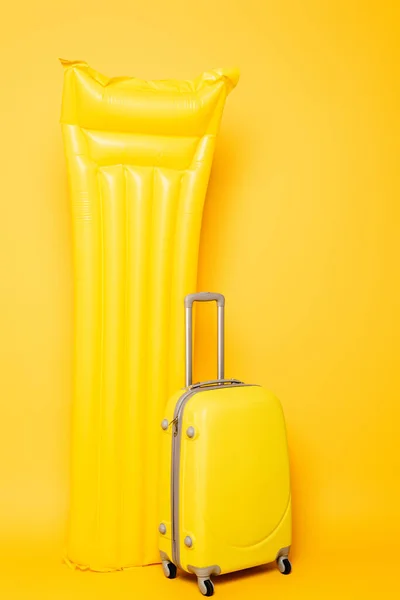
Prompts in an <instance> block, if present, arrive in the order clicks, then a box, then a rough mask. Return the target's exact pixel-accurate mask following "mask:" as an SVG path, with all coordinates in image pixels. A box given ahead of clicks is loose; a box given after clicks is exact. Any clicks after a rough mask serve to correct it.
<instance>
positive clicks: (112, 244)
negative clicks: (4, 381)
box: [61, 61, 238, 571]
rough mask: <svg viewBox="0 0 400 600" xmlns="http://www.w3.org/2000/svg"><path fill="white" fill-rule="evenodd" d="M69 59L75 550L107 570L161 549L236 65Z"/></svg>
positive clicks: (79, 559)
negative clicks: (165, 482)
mask: <svg viewBox="0 0 400 600" xmlns="http://www.w3.org/2000/svg"><path fill="white" fill-rule="evenodd" d="M62 63H63V66H64V71H65V81H64V93H63V105H62V115H61V123H62V130H63V136H64V144H65V152H66V158H67V168H68V177H69V186H70V197H71V206H72V219H73V252H74V290H75V291H74V306H75V336H74V397H73V417H72V419H73V421H72V432H73V433H72V435H73V439H72V471H71V472H72V479H71V511H70V524H69V536H68V548H67V560H68V561H69V562H70V563H71V564H74V565H78V566H80V567H84V568H91V569H94V570H101V571H103V570H104V571H106V570H114V569H120V568H124V567H129V566H137V565H145V564H149V563H153V562H158V560H159V556H158V550H157V502H158V490H157V481H158V472H157V469H158V457H159V440H160V435H159V433H160V421H161V419H162V415H163V408H164V406H165V403H166V400H167V399H168V396H169V394H170V393H171V392H172V391H175V390H176V389H178V388H179V387H181V386H182V385H183V382H184V372H183V369H184V331H183V298H184V296H185V294H187V293H189V292H193V291H194V290H195V289H196V278H197V255H198V246H199V235H200V228H201V218H202V211H203V203H204V197H205V192H206V188H207V183H208V179H209V173H210V168H211V163H212V157H213V153H214V145H215V136H216V133H217V130H218V127H219V123H220V120H221V115H222V111H223V107H224V104H225V99H226V96H227V94H228V93H229V92H230V90H231V89H232V88H233V87H234V86H235V85H236V83H237V80H238V73H237V72H236V71H234V70H232V71H224V70H216V71H209V72H206V73H204V74H203V75H202V76H201V77H199V78H198V79H196V80H193V81H142V80H139V79H135V78H122V77H119V78H114V79H108V78H106V77H104V76H103V75H100V74H99V73H97V72H96V71H94V70H93V69H91V68H90V67H89V66H88V65H87V64H86V63H83V62H67V61H62Z"/></svg>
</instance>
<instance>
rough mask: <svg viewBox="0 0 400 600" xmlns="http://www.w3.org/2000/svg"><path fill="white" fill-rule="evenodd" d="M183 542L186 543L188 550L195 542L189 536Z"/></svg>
mask: <svg viewBox="0 0 400 600" xmlns="http://www.w3.org/2000/svg"><path fill="white" fill-rule="evenodd" d="M183 541H184V542H185V546H187V547H188V548H191V547H192V545H193V542H192V538H191V537H190V536H189V535H187V536H186V537H185V539H184V540H183Z"/></svg>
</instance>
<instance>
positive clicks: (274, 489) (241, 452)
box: [160, 386, 291, 573]
mask: <svg viewBox="0 0 400 600" xmlns="http://www.w3.org/2000/svg"><path fill="white" fill-rule="evenodd" d="M176 399H177V397H176V396H174V397H173V399H172V401H171V404H170V405H169V406H168V415H167V418H171V412H172V404H173V403H174V402H175V401H176ZM179 427H180V430H181V432H182V433H181V436H182V437H181V454H180V456H181V458H180V471H179V481H180V483H179V489H180V493H179V540H178V543H179V554H180V563H181V566H182V567H183V568H184V569H185V570H189V569H188V566H189V565H191V566H194V567H205V566H211V565H218V566H219V567H220V568H221V572H222V573H227V572H231V571H236V570H240V569H244V568H247V567H252V566H256V565H260V564H264V563H269V562H271V561H273V560H275V558H276V556H277V554H278V552H279V550H280V549H281V548H283V547H286V546H290V544H291V493H290V478H289V460H288V449H287V442H286V429H285V422H284V417H283V413H282V409H281V406H280V403H279V401H278V400H277V398H275V397H274V396H273V395H272V394H271V393H269V392H268V391H266V390H265V389H263V388H262V387H259V386H246V387H239V386H237V387H227V388H221V389H210V390H207V389H205V390H204V391H201V392H198V393H196V394H194V395H193V397H191V398H190V400H189V401H188V402H187V404H186V406H185V409H184V413H183V419H182V422H181V423H180V424H179ZM188 427H193V428H194V431H195V435H194V437H192V438H189V437H188V436H187V435H186V433H185V432H186V431H187V429H188ZM162 435H163V448H164V450H165V456H164V457H163V473H164V476H163V482H164V486H163V489H162V496H163V500H162V505H161V515H160V516H161V521H163V522H164V519H165V522H166V523H168V525H169V521H170V516H169V514H170V513H169V512H168V511H170V504H169V503H170V499H169V496H170V491H169V490H170V488H169V486H168V485H166V484H167V477H168V475H167V474H168V471H169V468H168V465H169V464H170V462H171V461H170V450H169V452H168V448H170V442H171V428H170V429H169V431H166V432H163V434H162ZM167 496H168V497H167ZM186 536H190V538H191V539H192V541H193V544H192V546H191V547H190V548H188V547H187V546H186V545H185V544H184V539H185V537H186ZM170 546H171V540H170V536H168V535H167V536H163V535H160V547H161V549H162V550H163V551H164V552H166V553H167V554H169V553H170V552H171V550H170ZM171 555H172V552H171V554H169V556H171Z"/></svg>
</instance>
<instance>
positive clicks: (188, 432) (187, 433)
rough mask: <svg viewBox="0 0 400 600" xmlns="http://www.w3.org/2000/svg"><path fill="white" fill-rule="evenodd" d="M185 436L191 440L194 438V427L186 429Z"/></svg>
mask: <svg viewBox="0 0 400 600" xmlns="http://www.w3.org/2000/svg"><path fill="white" fill-rule="evenodd" d="M186 435H187V436H188V437H189V438H193V437H194V427H188V428H187V429H186Z"/></svg>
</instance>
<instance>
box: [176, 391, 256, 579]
mask: <svg viewBox="0 0 400 600" xmlns="http://www.w3.org/2000/svg"><path fill="white" fill-rule="evenodd" d="M229 381H230V383H231V385H226V386H224V385H223V383H222V382H218V380H216V381H215V385H207V386H206V387H201V385H199V386H197V387H194V386H193V387H192V388H190V389H188V391H187V392H186V393H184V394H183V395H182V396H181V397H180V398H179V400H178V402H177V403H176V405H175V410H174V418H173V423H174V429H173V432H172V452H171V523H172V562H173V563H174V564H175V565H176V566H177V567H180V568H181V569H182V565H181V563H180V544H179V535H180V533H179V471H180V454H181V440H182V427H180V426H179V424H180V421H181V420H182V417H183V411H184V409H185V406H186V404H187V403H188V402H189V400H190V398H192V397H193V396H194V395H195V394H198V393H199V392H206V391H208V390H217V389H221V388H222V387H226V388H227V389H232V388H236V387H254V384H249V383H232V382H233V381H235V380H229ZM221 384H222V385H221Z"/></svg>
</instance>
